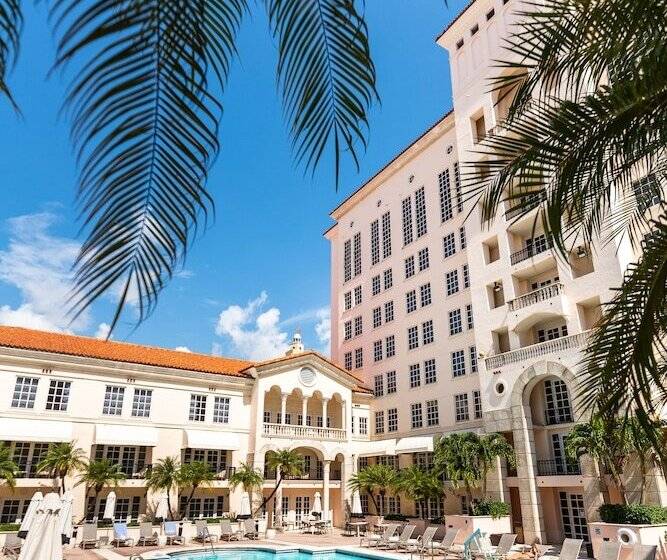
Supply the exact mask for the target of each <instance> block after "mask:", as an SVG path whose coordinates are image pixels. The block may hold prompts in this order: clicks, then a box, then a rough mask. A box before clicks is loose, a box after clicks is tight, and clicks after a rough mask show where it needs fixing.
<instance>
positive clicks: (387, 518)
mask: <svg viewBox="0 0 667 560" xmlns="http://www.w3.org/2000/svg"><path fill="white" fill-rule="evenodd" d="M408 519H409V517H408V516H407V515H402V514H400V513H388V514H387V515H385V516H384V520H385V521H401V522H403V521H407V520H408Z"/></svg>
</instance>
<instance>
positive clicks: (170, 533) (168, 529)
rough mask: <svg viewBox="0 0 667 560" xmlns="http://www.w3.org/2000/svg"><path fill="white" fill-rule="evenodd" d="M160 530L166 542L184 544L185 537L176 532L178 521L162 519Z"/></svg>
mask: <svg viewBox="0 0 667 560" xmlns="http://www.w3.org/2000/svg"><path fill="white" fill-rule="evenodd" d="M162 532H163V533H164V536H165V538H166V539H167V544H185V539H184V538H183V536H182V535H179V534H178V521H164V522H163V523H162Z"/></svg>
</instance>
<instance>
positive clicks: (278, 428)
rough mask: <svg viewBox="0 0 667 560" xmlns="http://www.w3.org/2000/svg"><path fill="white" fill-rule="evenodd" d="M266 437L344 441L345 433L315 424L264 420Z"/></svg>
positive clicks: (338, 429)
mask: <svg viewBox="0 0 667 560" xmlns="http://www.w3.org/2000/svg"><path fill="white" fill-rule="evenodd" d="M264 435H265V436H266V437H282V438H296V439H329V440H334V441H345V440H346V439H347V433H346V432H345V430H342V429H340V428H318V427H316V426H296V425H294V424H274V423H270V422H264Z"/></svg>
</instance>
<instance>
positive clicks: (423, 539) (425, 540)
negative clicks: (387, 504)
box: [398, 527, 438, 554]
mask: <svg viewBox="0 0 667 560" xmlns="http://www.w3.org/2000/svg"><path fill="white" fill-rule="evenodd" d="M437 530H438V528H437V527H426V529H424V534H422V535H419V536H418V537H417V538H409V539H408V540H407V541H406V542H405V543H399V545H398V548H399V550H400V549H405V550H407V551H411V552H419V553H422V554H423V553H424V552H425V551H427V550H429V549H430V548H431V544H432V543H433V537H435V533H436V531H437Z"/></svg>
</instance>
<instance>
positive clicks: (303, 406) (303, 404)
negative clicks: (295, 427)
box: [301, 397, 308, 426]
mask: <svg viewBox="0 0 667 560" xmlns="http://www.w3.org/2000/svg"><path fill="white" fill-rule="evenodd" d="M306 416H308V397H303V400H302V401H301V425H302V426H306V425H307V423H306Z"/></svg>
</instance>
